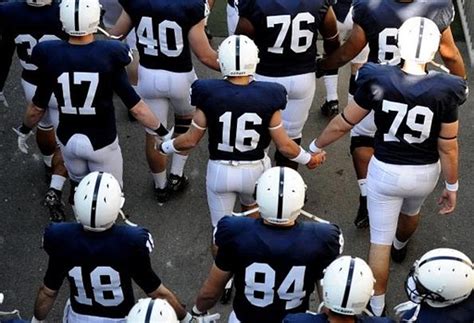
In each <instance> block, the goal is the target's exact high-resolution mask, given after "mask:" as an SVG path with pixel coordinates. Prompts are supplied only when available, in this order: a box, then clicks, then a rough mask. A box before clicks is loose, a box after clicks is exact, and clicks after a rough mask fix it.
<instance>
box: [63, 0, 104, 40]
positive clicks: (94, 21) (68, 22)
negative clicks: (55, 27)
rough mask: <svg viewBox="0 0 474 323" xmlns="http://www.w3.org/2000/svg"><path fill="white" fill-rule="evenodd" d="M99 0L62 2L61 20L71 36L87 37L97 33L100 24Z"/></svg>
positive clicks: (66, 0) (68, 0)
mask: <svg viewBox="0 0 474 323" xmlns="http://www.w3.org/2000/svg"><path fill="white" fill-rule="evenodd" d="M100 9H101V5H100V3H99V0H78V1H77V0H62V2H61V5H60V9H59V18H60V19H61V22H62V24H63V29H64V31H65V32H66V33H68V34H69V35H71V36H85V35H89V34H93V33H95V32H96V31H97V28H98V26H99V23H100Z"/></svg>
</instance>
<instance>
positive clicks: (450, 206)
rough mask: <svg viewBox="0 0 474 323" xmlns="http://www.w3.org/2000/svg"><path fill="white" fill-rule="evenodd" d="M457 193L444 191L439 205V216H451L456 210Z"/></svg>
mask: <svg viewBox="0 0 474 323" xmlns="http://www.w3.org/2000/svg"><path fill="white" fill-rule="evenodd" d="M456 199H457V192H453V191H448V190H447V189H444V190H443V193H441V196H440V198H439V199H438V205H439V206H440V210H439V214H449V213H451V212H453V211H454V209H455V208H456Z"/></svg>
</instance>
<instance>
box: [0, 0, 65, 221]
mask: <svg viewBox="0 0 474 323" xmlns="http://www.w3.org/2000/svg"><path fill="white" fill-rule="evenodd" d="M0 29H1V30H3V31H2V35H3V41H2V42H1V43H0V52H2V56H7V55H10V57H9V58H8V57H5V59H6V60H7V61H6V62H8V60H10V61H11V55H12V54H13V51H14V48H15V47H16V50H17V54H18V58H19V60H20V64H21V66H22V68H23V71H22V74H21V85H22V87H23V91H24V94H25V98H26V101H27V103H31V100H32V98H33V95H34V93H35V90H36V88H37V86H38V84H39V83H40V80H41V76H40V74H39V72H38V66H36V65H35V64H34V63H33V62H32V59H31V54H32V51H33V49H34V48H35V46H36V45H37V44H38V43H40V42H43V41H46V40H59V39H65V38H67V35H66V34H65V33H64V32H63V30H62V25H61V21H60V20H59V4H58V2H53V1H52V0H27V1H22V2H18V1H14V2H9V3H5V4H2V5H1V6H0ZM9 44H10V45H11V46H13V47H11V46H10V47H9ZM4 46H6V47H8V48H6V47H4ZM10 49H11V50H10ZM7 53H8V54H7ZM3 64H4V62H3V61H2V66H3ZM6 67H7V66H6V65H5V68H2V75H1V76H0V80H4V79H6V77H7V74H8V69H7V68H6ZM0 84H2V83H1V82H0ZM1 88H3V87H1ZM5 102H6V101H5ZM48 107H49V109H48V110H47V112H46V113H45V114H44V116H43V117H42V119H41V121H40V122H39V124H38V128H37V131H36V141H37V143H38V148H39V149H40V152H41V154H42V156H43V161H44V164H45V166H46V168H47V173H48V175H49V174H50V173H51V172H52V176H51V181H50V188H49V190H48V192H47V193H46V196H45V199H44V204H45V205H46V206H47V207H48V209H49V213H50V219H51V220H52V221H61V220H63V219H64V209H63V203H62V201H61V195H62V189H63V186H64V183H65V181H66V178H67V171H66V169H65V167H64V162H63V160H62V156H61V152H60V150H59V148H58V145H57V142H56V137H55V129H56V128H57V126H58V122H59V116H58V107H57V102H56V98H55V97H54V95H53V96H51V98H50V100H49V102H48ZM22 152H27V151H26V150H22Z"/></svg>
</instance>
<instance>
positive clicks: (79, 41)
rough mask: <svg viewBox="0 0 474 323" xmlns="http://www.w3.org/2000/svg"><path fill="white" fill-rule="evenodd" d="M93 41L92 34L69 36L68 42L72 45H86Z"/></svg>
mask: <svg viewBox="0 0 474 323" xmlns="http://www.w3.org/2000/svg"><path fill="white" fill-rule="evenodd" d="M93 41H94V34H89V35H85V36H69V43H70V44H73V45H87V44H90V43H92V42H93Z"/></svg>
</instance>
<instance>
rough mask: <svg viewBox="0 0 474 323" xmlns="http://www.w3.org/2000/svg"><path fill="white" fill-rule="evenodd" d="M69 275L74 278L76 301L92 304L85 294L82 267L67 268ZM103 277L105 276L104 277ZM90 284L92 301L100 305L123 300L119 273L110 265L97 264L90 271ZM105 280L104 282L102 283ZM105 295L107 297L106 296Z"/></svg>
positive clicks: (115, 303) (115, 304)
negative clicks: (97, 265)
mask: <svg viewBox="0 0 474 323" xmlns="http://www.w3.org/2000/svg"><path fill="white" fill-rule="evenodd" d="M68 274H69V277H71V278H72V279H74V284H75V285H76V289H77V294H78V295H77V296H76V295H75V296H74V299H75V300H76V302H78V303H80V304H83V305H92V298H90V297H88V296H87V291H86V289H85V287H84V277H83V276H82V268H81V267H77V266H76V267H74V268H72V269H71V270H69V273H68ZM104 277H107V278H106V279H104ZM89 278H90V285H91V286H92V295H91V296H93V297H94V301H95V302H96V303H99V304H100V305H102V306H118V305H119V304H120V303H122V302H123V300H124V296H123V291H122V288H121V283H120V274H119V273H118V272H117V271H116V270H115V269H113V268H111V267H106V266H99V267H96V268H95V269H94V270H93V271H91V273H90V277H89ZM104 281H106V283H103V282H104ZM106 295H107V298H106Z"/></svg>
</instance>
